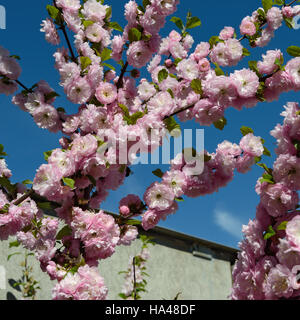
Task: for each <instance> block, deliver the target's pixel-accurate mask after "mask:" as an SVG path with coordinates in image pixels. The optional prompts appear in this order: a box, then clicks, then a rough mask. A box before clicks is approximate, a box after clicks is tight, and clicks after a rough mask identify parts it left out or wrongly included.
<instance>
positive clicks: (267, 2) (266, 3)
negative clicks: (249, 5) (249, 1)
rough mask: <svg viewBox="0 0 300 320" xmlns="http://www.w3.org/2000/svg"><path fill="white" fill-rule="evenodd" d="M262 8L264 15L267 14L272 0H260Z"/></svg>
mask: <svg viewBox="0 0 300 320" xmlns="http://www.w3.org/2000/svg"><path fill="white" fill-rule="evenodd" d="M261 2H262V6H263V8H264V10H265V13H267V12H268V11H269V9H271V8H272V6H273V0H262V1H261Z"/></svg>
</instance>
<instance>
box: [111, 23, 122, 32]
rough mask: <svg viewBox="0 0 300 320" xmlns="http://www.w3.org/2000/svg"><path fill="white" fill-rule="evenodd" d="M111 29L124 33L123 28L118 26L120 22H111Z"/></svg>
mask: <svg viewBox="0 0 300 320" xmlns="http://www.w3.org/2000/svg"><path fill="white" fill-rule="evenodd" d="M109 27H110V28H112V29H114V30H117V31H121V32H123V28H122V27H121V26H120V25H119V24H118V22H110V23H109Z"/></svg>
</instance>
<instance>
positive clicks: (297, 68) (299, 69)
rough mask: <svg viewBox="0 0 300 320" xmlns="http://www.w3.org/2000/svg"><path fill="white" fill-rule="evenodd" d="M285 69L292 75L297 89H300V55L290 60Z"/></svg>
mask: <svg viewBox="0 0 300 320" xmlns="http://www.w3.org/2000/svg"><path fill="white" fill-rule="evenodd" d="M285 70H286V72H287V73H288V74H289V75H290V77H291V81H292V84H293V85H294V87H295V90H300V57H297V58H294V59H292V60H290V61H289V62H288V63H287V65H286V68H285Z"/></svg>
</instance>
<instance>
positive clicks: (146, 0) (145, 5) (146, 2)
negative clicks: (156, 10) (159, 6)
mask: <svg viewBox="0 0 300 320" xmlns="http://www.w3.org/2000/svg"><path fill="white" fill-rule="evenodd" d="M148 5H151V1H150V0H143V7H144V8H145V9H146V8H147V6H148Z"/></svg>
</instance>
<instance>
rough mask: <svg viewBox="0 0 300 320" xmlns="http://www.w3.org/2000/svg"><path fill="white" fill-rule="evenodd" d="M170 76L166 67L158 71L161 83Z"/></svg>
mask: <svg viewBox="0 0 300 320" xmlns="http://www.w3.org/2000/svg"><path fill="white" fill-rule="evenodd" d="M168 76H169V72H168V71H167V70H166V69H162V70H160V71H159V73H158V82H159V83H161V82H162V81H164V80H166V79H167V78H168Z"/></svg>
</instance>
